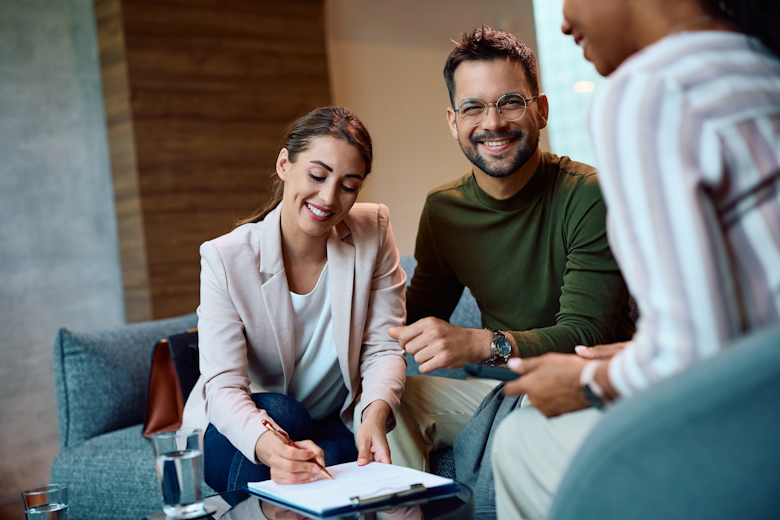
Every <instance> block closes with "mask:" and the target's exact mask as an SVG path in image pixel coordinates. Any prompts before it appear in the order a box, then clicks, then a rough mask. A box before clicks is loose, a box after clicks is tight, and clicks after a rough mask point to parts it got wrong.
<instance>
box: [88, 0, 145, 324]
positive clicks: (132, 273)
mask: <svg viewBox="0 0 780 520" xmlns="http://www.w3.org/2000/svg"><path fill="white" fill-rule="evenodd" d="M94 6H95V23H96V25H97V36H98V45H99V47H100V69H101V78H102V81H103V104H104V107H105V111H106V126H107V131H108V142H109V150H110V156H111V175H112V180H113V184H114V203H115V206H116V215H117V231H118V236H119V256H120V261H121V263H122V283H123V287H124V295H125V317H126V319H127V321H129V322H139V321H144V320H148V319H150V318H151V317H152V305H151V303H152V302H151V296H150V293H149V277H148V273H147V266H146V245H145V239H144V228H143V215H142V212H141V199H140V196H139V191H138V169H137V166H136V156H135V140H134V133H133V118H132V113H131V110H130V91H129V84H128V82H127V64H126V62H125V42H124V31H123V24H122V6H121V3H120V0H95V2H94Z"/></svg>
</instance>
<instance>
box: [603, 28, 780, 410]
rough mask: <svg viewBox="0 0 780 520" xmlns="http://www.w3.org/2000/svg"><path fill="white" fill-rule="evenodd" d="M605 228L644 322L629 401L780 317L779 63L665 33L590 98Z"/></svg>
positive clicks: (623, 369)
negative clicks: (635, 394)
mask: <svg viewBox="0 0 780 520" xmlns="http://www.w3.org/2000/svg"><path fill="white" fill-rule="evenodd" d="M590 126H591V128H590V130H591V138H592V141H593V147H594V150H595V154H596V159H597V166H598V168H599V179H600V185H601V188H602V191H603V193H604V199H605V201H606V203H607V208H608V212H609V217H608V233H609V239H610V244H611V247H612V250H613V252H614V254H615V256H616V258H617V259H618V261H619V263H620V266H621V270H622V272H623V275H624V276H625V279H626V282H627V283H628V286H629V289H630V290H631V293H632V294H633V295H634V297H635V298H636V300H637V303H638V304H639V311H640V319H639V322H638V323H637V332H636V335H635V336H634V338H633V340H632V341H631V344H630V345H629V346H628V347H627V348H626V349H625V350H623V351H622V352H621V353H620V354H618V355H617V356H615V357H614V358H613V360H612V363H611V364H610V371H609V376H610V379H611V381H612V384H613V385H614V386H615V388H616V389H617V390H618V392H619V393H620V395H623V396H628V395H631V394H634V393H636V392H637V391H639V390H641V389H643V388H646V387H648V386H650V385H651V384H652V383H654V382H656V381H658V380H661V379H663V378H666V377H668V376H670V375H672V374H674V373H676V372H679V371H681V370H683V369H685V368H686V367H688V366H690V365H692V364H695V363H697V362H698V361H700V360H702V359H705V358H708V357H711V356H713V355H715V354H717V353H718V352H719V351H721V350H722V349H723V348H724V347H726V346H727V345H728V344H729V343H730V342H731V341H732V340H733V339H734V338H736V337H738V336H740V335H742V334H744V333H745V332H747V331H749V330H751V329H756V328H760V327H765V326H767V325H770V324H772V323H775V322H778V321H780V61H779V60H778V59H777V58H775V57H774V56H773V55H771V54H770V53H769V52H768V51H767V50H766V49H765V48H764V47H763V45H761V43H760V42H759V41H758V40H755V39H753V38H750V37H747V36H745V35H742V34H737V33H729V32H723V31H707V32H689V33H680V34H674V35H671V36H668V37H666V38H663V39H662V40H660V41H658V42H656V43H655V44H653V45H651V46H649V47H647V48H645V49H644V50H642V51H640V52H639V53H637V54H635V55H633V56H631V57H630V58H629V59H627V60H626V61H625V62H624V63H623V64H622V65H621V66H620V67H619V68H618V69H617V70H616V71H615V72H614V73H613V74H612V75H611V76H610V78H609V80H608V81H607V82H606V84H605V87H604V88H602V89H600V90H599V92H597V93H596V95H595V97H594V99H593V104H592V105H591V113H590Z"/></svg>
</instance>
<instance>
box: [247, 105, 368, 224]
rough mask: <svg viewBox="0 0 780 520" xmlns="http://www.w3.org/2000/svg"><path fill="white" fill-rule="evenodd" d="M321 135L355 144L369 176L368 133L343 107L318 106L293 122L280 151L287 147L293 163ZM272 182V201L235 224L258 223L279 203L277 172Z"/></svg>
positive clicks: (281, 184)
mask: <svg viewBox="0 0 780 520" xmlns="http://www.w3.org/2000/svg"><path fill="white" fill-rule="evenodd" d="M321 136H329V137H335V138H336V139H341V140H342V141H344V142H346V143H347V144H351V145H352V146H354V147H355V149H356V150H357V151H358V152H359V153H360V155H361V156H362V157H363V161H364V162H365V164H366V172H365V174H366V175H368V174H369V173H370V172H371V164H372V162H373V158H374V152H373V146H372V144H371V136H370V135H369V134H368V130H366V127H365V126H363V123H361V122H360V119H358V117H357V116H356V115H355V114H354V113H353V112H352V111H351V110H349V109H347V108H343V107H332V106H329V107H322V108H317V109H314V110H312V111H311V112H309V113H308V114H306V115H305V116H303V117H301V118H300V119H297V120H295V121H293V122H292V123H291V124H290V126H288V127H287V130H286V131H285V134H284V139H283V140H282V146H281V147H280V151H281V149H282V148H286V149H287V157H288V158H289V160H290V162H295V159H296V158H297V157H298V154H300V153H302V152H305V151H306V150H308V149H309V146H311V143H312V141H313V140H314V139H315V138H317V137H321ZM271 182H272V187H271V189H272V191H273V196H272V197H271V200H269V201H268V202H266V203H265V204H264V205H263V206H262V207H261V208H260V209H258V210H257V211H255V212H254V213H253V214H252V215H251V216H249V217H247V218H245V219H241V220H239V221H238V222H237V223H236V225H237V226H240V225H242V224H248V223H251V222H260V221H261V220H263V219H264V218H265V217H266V215H268V213H270V212H271V210H272V209H274V208H275V207H276V206H277V205H278V204H279V202H281V200H282V196H283V195H284V182H283V181H282V179H280V178H279V176H278V175H276V172H274V174H273V175H272V180H271Z"/></svg>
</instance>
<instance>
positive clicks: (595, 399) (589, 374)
mask: <svg viewBox="0 0 780 520" xmlns="http://www.w3.org/2000/svg"><path fill="white" fill-rule="evenodd" d="M601 363H602V361H601V360H598V359H594V360H592V361H588V362H587V363H585V366H584V367H582V372H580V386H581V387H582V393H583V394H585V399H587V400H588V402H589V403H590V405H591V406H593V407H596V408H604V405H605V404H606V403H605V401H604V389H603V388H601V385H599V384H598V383H597V382H596V369H598V367H599V365H601Z"/></svg>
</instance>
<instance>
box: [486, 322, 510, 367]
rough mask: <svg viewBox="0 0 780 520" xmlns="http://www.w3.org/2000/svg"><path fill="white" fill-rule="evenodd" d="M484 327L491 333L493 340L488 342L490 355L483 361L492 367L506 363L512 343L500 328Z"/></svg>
mask: <svg viewBox="0 0 780 520" xmlns="http://www.w3.org/2000/svg"><path fill="white" fill-rule="evenodd" d="M485 328H486V329H487V330H489V331H490V332H492V333H493V341H492V342H491V343H490V352H491V356H490V357H489V358H488V359H486V360H485V361H483V363H484V364H486V365H490V366H493V367H494V366H498V365H506V362H507V360H508V359H509V356H510V355H511V354H512V344H511V343H510V342H509V340H508V339H507V337H506V336H504V334H503V333H502V332H501V331H500V330H496V329H491V328H490V327H485Z"/></svg>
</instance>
